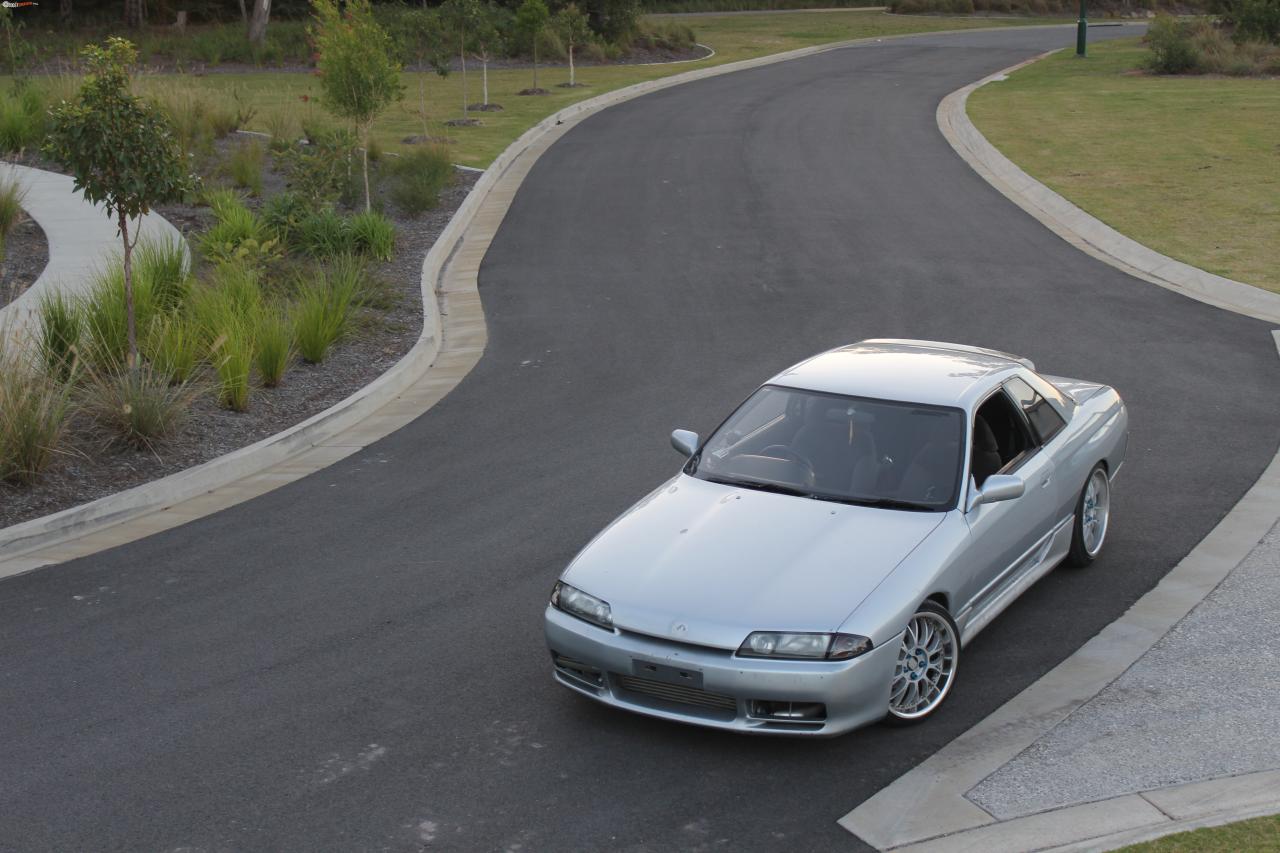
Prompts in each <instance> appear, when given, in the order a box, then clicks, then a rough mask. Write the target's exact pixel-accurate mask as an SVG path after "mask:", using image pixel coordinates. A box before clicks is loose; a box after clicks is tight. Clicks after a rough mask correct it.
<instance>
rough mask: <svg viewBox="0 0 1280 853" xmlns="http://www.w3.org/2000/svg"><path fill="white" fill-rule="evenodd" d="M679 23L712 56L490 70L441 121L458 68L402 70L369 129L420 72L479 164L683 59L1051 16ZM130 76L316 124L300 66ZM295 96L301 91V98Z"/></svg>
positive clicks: (462, 156)
mask: <svg viewBox="0 0 1280 853" xmlns="http://www.w3.org/2000/svg"><path fill="white" fill-rule="evenodd" d="M688 23H689V24H690V25H691V26H693V27H694V29H695V32H696V33H697V36H698V41H700V42H702V43H703V44H706V45H710V46H711V47H713V48H714V49H715V50H716V55H715V56H714V57H713V58H711V59H710V60H707V61H706V62H686V63H682V64H678V65H650V66H640V65H614V66H606V67H586V68H579V69H578V75H577V76H578V81H579V82H580V83H584V84H586V85H585V86H583V87H581V88H576V89H561V88H558V87H557V86H556V85H555V84H557V83H562V82H565V81H567V80H568V69H567V68H563V67H555V68H545V67H544V68H541V69H540V70H539V78H538V83H539V85H540V86H541V87H542V88H544V89H549V90H551V92H552V94H550V95H541V96H524V97H521V96H518V95H516V94H515V93H516V92H517V91H519V90H521V89H524V88H527V87H529V86H531V85H532V84H533V74H532V71H531V70H528V69H521V70H501V71H492V70H491V71H490V72H489V99H490V101H492V102H494V103H497V104H501V105H502V106H503V107H504V110H503V111H502V112H495V113H475V114H473V115H474V116H475V117H478V118H480V119H481V121H482V122H483V124H482V126H479V127H460V128H450V127H445V126H443V124H442V121H443V120H445V119H450V118H456V117H459V116H460V115H461V108H462V75H461V74H459V73H458V72H456V71H455V72H454V73H452V74H450V75H449V76H448V77H447V78H443V79H442V78H440V77H438V76H437V75H435V74H433V73H427V74H417V73H406V74H405V75H404V79H405V99H404V101H403V102H401V103H400V104H399V105H397V106H394V107H392V108H391V109H390V110H389V111H388V112H387V113H386V114H385V115H384V116H383V118H382V119H381V120H380V121H379V122H378V124H377V126H376V128H375V135H376V136H377V139H378V141H379V142H380V143H381V144H382V146H383V148H384V149H387V150H396V149H397V148H400V147H401V145H400V140H401V139H403V138H404V137H406V136H409V135H411V134H421V133H422V132H423V126H422V120H421V117H420V112H419V108H418V87H419V82H420V80H421V79H425V81H426V90H427V105H426V112H427V115H428V117H429V118H430V119H431V121H430V123H429V133H430V135H431V136H442V137H443V136H447V137H449V138H450V139H451V140H452V143H451V144H450V146H449V147H450V150H451V152H452V156H453V159H454V161H455V162H457V163H461V164H463V165H468V166H479V167H483V166H487V165H488V164H489V163H490V162H492V161H493V159H494V158H495V157H496V156H497V155H498V154H500V153H501V152H502V150H503V149H504V148H506V147H507V145H509V144H510V143H511V142H512V141H514V140H515V139H516V137H518V136H519V135H520V134H521V133H523V132H524V131H525V130H527V129H528V128H529V127H531V126H532V125H534V124H535V123H537V122H538V121H539V120H540V119H542V118H545V117H546V116H548V115H550V114H551V113H553V112H555V111H556V110H558V109H561V108H562V107H565V106H567V105H569V104H572V103H574V102H576V101H580V100H583V99H585V98H590V97H593V96H595V95H599V94H600V93H602V92H606V91H609V90H611V89H618V88H621V87H623V86H629V85H631V84H633V83H639V82H642V81H645V80H652V79H656V78H659V77H667V76H670V75H672V74H679V73H681V72H683V71H688V70H690V69H693V68H700V67H704V66H708V65H720V64H723V63H726V62H733V61H736V60H740V59H749V58H752V57H756V56H763V55H765V54H770V53H779V52H781V51H786V50H791V49H793V48H798V47H806V46H809V45H815V44H823V43H827V42H836V41H843V40H846V39H855V38H866V37H872V36H886V35H898V34H905V33H919V32H934V31H938V30H958V29H973V28H977V27H993V26H1017V25H1020V24H1024V25H1025V24H1043V23H1053V21H1047V20H1046V19H1027V18H1024V19H1016V20H1010V19H1002V20H996V19H990V18H947V17H932V16H930V17H923V16H920V17H907V16H896V15H886V14H883V13H881V12H868V11H861V10H857V9H850V10H838V11H829V12H795V13H776V14H759V15H755V14H738V15H723V16H719V15H716V16H705V17H704V16H699V17H696V18H692V19H690V20H689V21H688ZM479 72H480V68H479V66H478V65H475V66H472V64H471V63H468V75H467V89H468V98H467V100H468V101H470V102H471V103H476V102H478V101H480V99H481V98H480V73H479ZM140 82H141V87H142V88H143V89H146V88H147V87H170V88H172V87H176V86H181V87H190V88H192V89H195V90H201V91H205V92H209V93H211V94H213V95H215V96H217V97H220V98H228V97H229V96H230V93H231V92H232V91H233V90H239V93H240V97H241V99H242V100H243V101H245V102H248V103H251V104H252V105H253V106H255V107H256V108H257V111H258V112H257V115H256V116H255V117H254V118H253V119H252V120H251V121H250V122H249V123H248V124H247V125H246V128H247V129H249V130H262V131H268V130H269V123H268V116H269V114H272V113H276V114H279V113H282V112H283V113H286V114H291V115H292V117H293V120H295V121H296V120H301V119H303V118H305V117H306V116H307V114H308V113H311V114H312V115H313V116H314V120H315V121H316V122H317V123H323V122H325V121H326V117H325V114H324V111H323V109H322V108H321V107H320V106H319V104H318V103H317V100H316V99H317V98H318V97H319V94H320V86H319V81H318V80H317V79H316V78H315V77H314V76H312V75H309V74H302V73H282V72H262V73H247V74H219V73H211V74H208V75H206V76H193V75H176V74H156V75H149V76H147V77H145V78H140ZM304 96H306V97H308V98H309V100H307V101H304V100H303V97H304Z"/></svg>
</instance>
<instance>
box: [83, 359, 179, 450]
mask: <svg viewBox="0 0 1280 853" xmlns="http://www.w3.org/2000/svg"><path fill="white" fill-rule="evenodd" d="M195 396H196V392H195V389H194V388H193V387H192V386H191V385H189V384H187V383H185V382H179V383H177V384H171V382H170V377H169V376H168V375H167V374H165V373H164V372H163V371H161V370H158V369H156V368H154V367H153V366H151V365H146V364H143V365H139V366H138V367H135V368H134V369H132V370H130V369H128V368H124V367H120V368H115V369H112V370H107V371H103V372H98V371H90V372H89V380H88V382H87V383H86V386H85V390H84V394H83V400H82V405H83V407H84V410H85V412H86V413H87V414H89V415H91V416H92V417H93V419H94V420H95V421H97V422H98V423H100V424H102V425H103V426H105V427H107V428H108V429H109V430H110V431H111V438H110V441H111V442H113V443H114V442H119V443H123V444H128V445H131V446H133V447H136V448H139V449H153V447H154V444H155V442H157V441H159V440H160V439H162V438H165V437H166V436H169V435H172V434H173V433H174V431H176V430H177V429H178V427H179V426H181V425H182V422H183V421H184V420H185V419H186V416H187V412H188V410H189V409H190V407H191V402H192V400H194V399H195Z"/></svg>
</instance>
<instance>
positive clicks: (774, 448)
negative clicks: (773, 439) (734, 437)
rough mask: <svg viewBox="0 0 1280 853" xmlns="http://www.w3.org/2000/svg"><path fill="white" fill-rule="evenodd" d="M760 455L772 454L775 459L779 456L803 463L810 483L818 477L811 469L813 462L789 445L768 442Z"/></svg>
mask: <svg viewBox="0 0 1280 853" xmlns="http://www.w3.org/2000/svg"><path fill="white" fill-rule="evenodd" d="M760 455H761V456H772V457H774V458H775V459H777V458H779V457H780V458H782V459H786V460H788V461H790V462H797V463H799V464H801V465H803V466H804V468H805V471H806V472H807V473H808V479H809V482H811V483H812V482H813V481H815V480H816V479H817V477H818V474H817V472H816V471H814V470H813V463H812V462H810V461H809V460H808V459H807V458H806V457H804V456H801V455H800V454H799V453H796V452H795V451H794V450H792V449H791V448H790V447H787V446H786V445H785V444H770V445H769V446H768V447H766V448H764V449H763V450H761V451H760Z"/></svg>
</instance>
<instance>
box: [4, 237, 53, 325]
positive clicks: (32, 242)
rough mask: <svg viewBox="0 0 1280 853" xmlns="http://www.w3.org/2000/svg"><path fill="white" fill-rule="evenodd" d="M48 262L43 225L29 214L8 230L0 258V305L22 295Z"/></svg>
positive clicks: (47, 245) (47, 246)
mask: <svg viewBox="0 0 1280 853" xmlns="http://www.w3.org/2000/svg"><path fill="white" fill-rule="evenodd" d="M48 263H49V241H48V240H46V239H45V236H44V229H43V228H41V227H40V226H39V225H37V224H36V221H35V220H34V219H32V218H31V217H29V216H24V217H23V219H22V221H21V222H19V223H18V224H17V225H15V226H14V227H13V230H12V231H10V232H9V238H8V239H7V240H6V241H5V244H4V259H3V260H0V308H3V307H4V306H5V305H8V304H9V303H10V302H12V301H13V300H15V299H17V298H18V297H19V296H21V295H22V293H23V291H25V290H26V289H27V288H28V287H30V286H31V285H33V284H35V283H36V279H38V278H39V277H40V273H42V272H44V268H45V267H46V266H47V265H48Z"/></svg>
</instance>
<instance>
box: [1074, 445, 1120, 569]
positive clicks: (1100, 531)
mask: <svg viewBox="0 0 1280 853" xmlns="http://www.w3.org/2000/svg"><path fill="white" fill-rule="evenodd" d="M1110 521H1111V480H1110V479H1109V478H1108V477H1107V469H1106V468H1104V467H1102V464H1101V463H1099V464H1097V465H1095V466H1093V470H1092V471H1090V472H1089V479H1087V480H1085V482H1084V488H1082V489H1081V490H1080V498H1079V499H1078V500H1077V501H1076V517H1075V520H1074V521H1073V522H1072V528H1071V550H1070V551H1068V552H1067V559H1066V564H1067V565H1068V566H1071V567H1072V568H1076V569H1082V568H1084V567H1085V566H1087V565H1089V564H1090V563H1092V562H1093V561H1094V560H1096V559H1097V558H1098V555H1099V554H1100V553H1102V546H1103V545H1105V544H1106V541H1107V528H1108V527H1109V526H1110Z"/></svg>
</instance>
